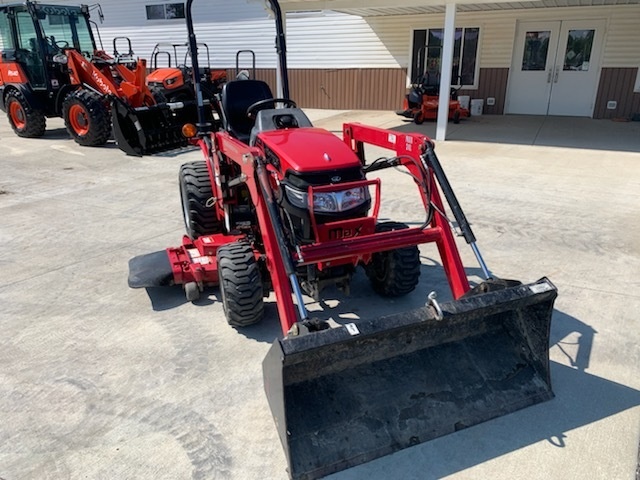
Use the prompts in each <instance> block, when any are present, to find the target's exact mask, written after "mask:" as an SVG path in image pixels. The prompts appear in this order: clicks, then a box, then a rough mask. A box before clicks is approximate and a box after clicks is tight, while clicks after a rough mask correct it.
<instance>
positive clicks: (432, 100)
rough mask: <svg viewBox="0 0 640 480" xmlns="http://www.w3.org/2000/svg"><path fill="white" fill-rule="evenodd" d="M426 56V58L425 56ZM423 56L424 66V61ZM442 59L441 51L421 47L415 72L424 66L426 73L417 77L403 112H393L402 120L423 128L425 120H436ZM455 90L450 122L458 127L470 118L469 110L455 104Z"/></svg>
mask: <svg viewBox="0 0 640 480" xmlns="http://www.w3.org/2000/svg"><path fill="white" fill-rule="evenodd" d="M427 54H428V55H427ZM425 55H426V65H424V63H425V62H424V61H423V59H424V58H425ZM441 58H442V47H441V46H437V47H428V46H424V47H422V48H420V50H418V55H417V56H416V68H417V69H420V68H422V67H423V66H425V67H426V68H427V70H425V72H424V73H423V74H422V75H420V76H418V78H416V79H415V80H414V81H413V83H412V84H411V88H410V89H409V93H407V94H406V95H405V97H404V100H403V102H402V110H398V111H396V114H397V115H400V116H401V117H405V118H410V119H413V121H414V122H415V124H416V125H420V124H422V123H423V122H424V121H425V120H435V119H437V118H438V108H439V107H440V59H441ZM458 90H460V87H458V88H451V92H450V94H451V98H450V99H449V114H448V118H449V120H452V121H453V123H460V119H462V118H469V116H470V112H469V109H468V108H463V107H462V105H460V101H458Z"/></svg>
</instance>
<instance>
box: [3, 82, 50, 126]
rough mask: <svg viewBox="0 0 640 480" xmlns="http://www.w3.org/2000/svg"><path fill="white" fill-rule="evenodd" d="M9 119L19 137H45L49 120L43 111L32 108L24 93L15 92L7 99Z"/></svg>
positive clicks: (8, 95)
mask: <svg viewBox="0 0 640 480" xmlns="http://www.w3.org/2000/svg"><path fill="white" fill-rule="evenodd" d="M5 105H6V109H7V117H8V118H9V123H10V124H11V128H12V129H13V131H14V132H15V133H16V135H18V136H19V137H24V138H38V137H41V136H43V135H44V132H45V129H46V125H47V120H46V118H45V116H44V113H43V112H42V111H41V110H37V109H35V108H32V107H31V105H29V102H27V99H26V98H25V97H24V95H23V94H22V92H20V91H18V90H13V91H11V92H10V93H8V94H7V97H6V98H5Z"/></svg>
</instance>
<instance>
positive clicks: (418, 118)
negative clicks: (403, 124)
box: [413, 110, 424, 125]
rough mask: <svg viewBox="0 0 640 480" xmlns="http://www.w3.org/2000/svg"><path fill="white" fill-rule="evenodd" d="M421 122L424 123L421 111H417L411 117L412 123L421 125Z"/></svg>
mask: <svg viewBox="0 0 640 480" xmlns="http://www.w3.org/2000/svg"><path fill="white" fill-rule="evenodd" d="M423 122H424V114H423V113H422V110H418V111H417V112H416V114H415V115H414V116H413V123H415V124H416V125H422V123H423Z"/></svg>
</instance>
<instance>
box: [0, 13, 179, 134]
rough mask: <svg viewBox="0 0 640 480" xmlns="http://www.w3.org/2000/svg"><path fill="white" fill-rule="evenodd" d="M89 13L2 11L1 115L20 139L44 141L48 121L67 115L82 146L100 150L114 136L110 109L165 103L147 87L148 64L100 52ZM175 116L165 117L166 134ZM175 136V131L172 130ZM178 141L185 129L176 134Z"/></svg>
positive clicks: (71, 130) (68, 123) (66, 124)
mask: <svg viewBox="0 0 640 480" xmlns="http://www.w3.org/2000/svg"><path fill="white" fill-rule="evenodd" d="M89 18H90V14H89V7H87V6H86V5H82V6H60V5H43V4H40V3H36V2H32V1H27V2H25V3H21V4H11V5H4V6H0V31H1V32H2V35H3V51H2V58H1V59H0V109H2V110H3V111H5V112H6V113H7V116H8V118H9V123H10V124H11V127H12V128H13V130H14V131H15V133H16V134H17V135H19V136H21V137H41V136H42V135H44V133H45V129H46V118H47V117H62V118H63V119H64V122H65V126H66V128H67V130H68V131H69V134H70V135H71V136H72V137H73V139H74V140H75V141H76V142H77V143H78V144H80V145H84V146H99V145H103V144H105V143H106V142H107V140H108V139H109V137H110V136H111V103H112V102H113V101H115V100H116V99H119V100H120V101H123V102H125V103H126V104H127V105H130V106H131V107H142V106H153V105H155V104H156V103H157V101H164V97H163V95H162V93H161V92H156V93H153V92H152V91H151V90H150V89H149V87H147V85H146V83H145V76H146V63H145V61H144V60H136V59H134V58H133V56H132V52H131V48H130V43H129V54H125V55H120V54H118V53H117V50H116V48H115V40H114V56H110V55H108V54H107V53H105V52H104V51H102V50H98V49H97V48H96V43H95V39H94V36H93V32H92V30H91V27H90V23H89V22H90V20H89ZM171 119H172V118H171V115H165V118H163V119H160V120H159V122H161V123H162V127H163V128H164V129H165V130H167V128H166V127H167V125H168V123H171ZM169 130H170V129H169ZM174 137H176V138H177V139H179V142H181V141H182V140H181V139H180V129H179V128H178V129H177V132H176V134H175V135H174Z"/></svg>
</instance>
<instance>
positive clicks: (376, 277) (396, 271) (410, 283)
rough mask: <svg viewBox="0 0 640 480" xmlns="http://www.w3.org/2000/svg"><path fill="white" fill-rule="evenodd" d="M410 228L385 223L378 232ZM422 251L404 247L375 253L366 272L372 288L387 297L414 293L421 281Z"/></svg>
mask: <svg viewBox="0 0 640 480" xmlns="http://www.w3.org/2000/svg"><path fill="white" fill-rule="evenodd" d="M405 228H409V227H408V226H407V225H406V224H404V223H398V222H383V223H379V224H378V225H376V232H389V231H391V230H402V229H405ZM420 266H421V264H420V250H418V247H417V246H412V247H402V248H397V249H395V250H389V251H387V252H379V253H374V254H373V256H372V258H371V262H369V263H368V264H367V265H366V266H365V272H366V274H367V277H369V281H370V282H371V286H372V287H373V289H374V290H375V291H376V292H377V293H378V294H380V295H383V296H385V297H400V296H402V295H406V294H407V293H409V292H412V291H413V290H414V289H415V288H416V286H417V285H418V281H419V280H420Z"/></svg>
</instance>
